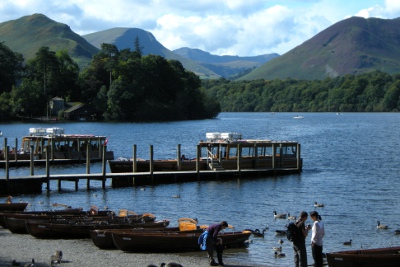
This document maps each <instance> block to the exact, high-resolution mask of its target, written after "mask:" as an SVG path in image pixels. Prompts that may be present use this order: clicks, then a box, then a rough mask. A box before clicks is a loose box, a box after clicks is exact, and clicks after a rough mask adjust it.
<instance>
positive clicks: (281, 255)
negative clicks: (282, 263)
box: [274, 251, 286, 258]
mask: <svg viewBox="0 0 400 267" xmlns="http://www.w3.org/2000/svg"><path fill="white" fill-rule="evenodd" d="M274 255H275V258H284V257H286V255H285V253H281V252H278V251H275V253H274Z"/></svg>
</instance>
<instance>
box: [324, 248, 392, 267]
mask: <svg viewBox="0 0 400 267" xmlns="http://www.w3.org/2000/svg"><path fill="white" fill-rule="evenodd" d="M326 258H327V261H328V265H329V267H395V266H396V267H397V266H400V247H387V248H374V249H360V250H348V251H339V252H331V253H326Z"/></svg>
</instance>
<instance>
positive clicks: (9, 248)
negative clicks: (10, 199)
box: [0, 228, 267, 267]
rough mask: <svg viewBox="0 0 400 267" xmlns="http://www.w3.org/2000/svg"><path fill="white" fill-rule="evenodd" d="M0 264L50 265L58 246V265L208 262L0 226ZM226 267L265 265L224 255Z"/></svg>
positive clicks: (188, 266) (195, 266)
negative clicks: (14, 231)
mask: <svg viewBox="0 0 400 267" xmlns="http://www.w3.org/2000/svg"><path fill="white" fill-rule="evenodd" d="M0 240H1V242H0V244H1V245H0V267H5V266H18V265H17V264H15V263H14V265H13V264H12V262H13V260H15V261H16V262H17V263H18V264H19V266H29V263H31V262H32V259H34V260H35V265H34V266H37V267H45V266H46V267H47V266H51V265H50V257H51V255H52V254H54V253H55V251H56V250H61V251H62V253H63V258H62V261H61V263H60V264H58V265H57V266H60V267H78V266H79V267H81V266H82V267H83V266H103V267H108V266H109V267H111V266H113V267H119V266H121V267H122V266H133V267H136V266H137V267H142V266H143V267H147V266H149V265H155V266H160V264H161V263H163V262H164V263H170V262H176V263H179V264H181V265H182V266H184V267H203V266H204V267H206V266H209V265H208V261H207V256H206V253H205V252H204V253H203V252H202V254H201V253H195V256H194V255H193V254H188V255H185V254H184V253H182V254H172V253H168V254H150V253H149V254H147V253H125V252H122V251H119V250H101V249H99V248H97V247H96V246H95V245H94V244H93V243H92V240H91V239H72V240H58V239H57V240H45V239H37V238H35V237H33V236H31V235H20V234H12V233H11V232H10V231H8V230H7V229H2V228H0ZM224 263H225V266H228V267H250V266H252V267H267V266H266V265H248V264H246V263H240V262H231V261H229V259H228V260H225V259H224Z"/></svg>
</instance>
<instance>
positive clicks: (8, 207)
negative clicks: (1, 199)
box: [0, 202, 28, 212]
mask: <svg viewBox="0 0 400 267" xmlns="http://www.w3.org/2000/svg"><path fill="white" fill-rule="evenodd" d="M26 206H28V203H26V202H23V203H0V212H3V211H23V210H25V208H26Z"/></svg>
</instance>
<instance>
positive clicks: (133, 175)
mask: <svg viewBox="0 0 400 267" xmlns="http://www.w3.org/2000/svg"><path fill="white" fill-rule="evenodd" d="M272 146H273V149H272V150H273V151H274V152H275V148H274V145H272ZM296 147H297V148H296V161H297V162H295V163H296V164H295V166H293V167H290V168H288V167H284V166H280V165H278V164H275V162H279V161H280V160H281V158H279V157H277V158H275V153H274V154H273V157H272V160H273V161H272V162H273V163H271V167H268V168H266V167H256V168H254V167H253V168H243V166H242V163H241V149H240V146H238V153H239V154H238V155H239V156H238V158H237V163H236V164H237V166H236V167H235V168H234V169H220V168H212V169H200V168H199V164H198V163H199V161H200V156H199V153H198V155H197V159H196V162H197V164H196V169H195V170H180V168H178V169H179V170H176V171H171V170H169V171H155V170H154V165H153V162H154V159H153V146H152V145H150V160H149V166H150V168H149V170H148V171H140V172H139V171H136V170H135V169H136V168H135V167H136V164H135V163H133V168H132V169H131V170H130V171H128V172H122V173H112V172H111V173H107V172H106V164H107V161H106V159H105V156H104V154H105V153H106V150H107V147H106V146H104V147H103V149H102V153H103V157H102V168H101V173H90V164H91V161H90V153H87V158H86V173H80V174H50V164H51V156H50V155H49V154H50V153H48V152H47V153H46V159H45V165H46V173H45V174H40V175H35V174H34V167H35V164H37V162H36V161H35V160H34V159H33V157H31V159H30V174H29V175H26V176H14V177H10V176H9V168H10V164H9V157H8V156H7V155H8V147H7V146H6V147H5V155H6V160H5V177H4V178H3V177H0V194H23V193H25V194H26V193H41V192H42V186H43V184H46V190H47V191H50V190H52V189H51V188H50V181H57V189H58V190H62V182H73V183H75V190H78V184H79V181H81V180H86V188H87V189H88V190H90V188H91V181H101V186H102V188H103V189H105V188H106V183H107V180H108V179H111V186H112V187H113V188H116V187H126V186H144V185H156V184H166V183H183V182H195V181H211V180H225V179H238V178H246V177H266V176H275V175H283V174H290V173H300V172H301V170H302V160H301V158H300V144H296ZM46 151H50V150H49V149H46ZM177 151H178V155H177V159H180V156H181V155H180V145H178V148H177ZM197 151H199V148H198V149H197ZM133 155H134V160H133V162H136V145H134V146H133ZM257 162H258V158H257V157H256V158H255V163H256V164H257ZM41 163H43V162H41ZM176 164H178V166H181V164H182V163H181V161H180V160H177V162H176Z"/></svg>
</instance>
